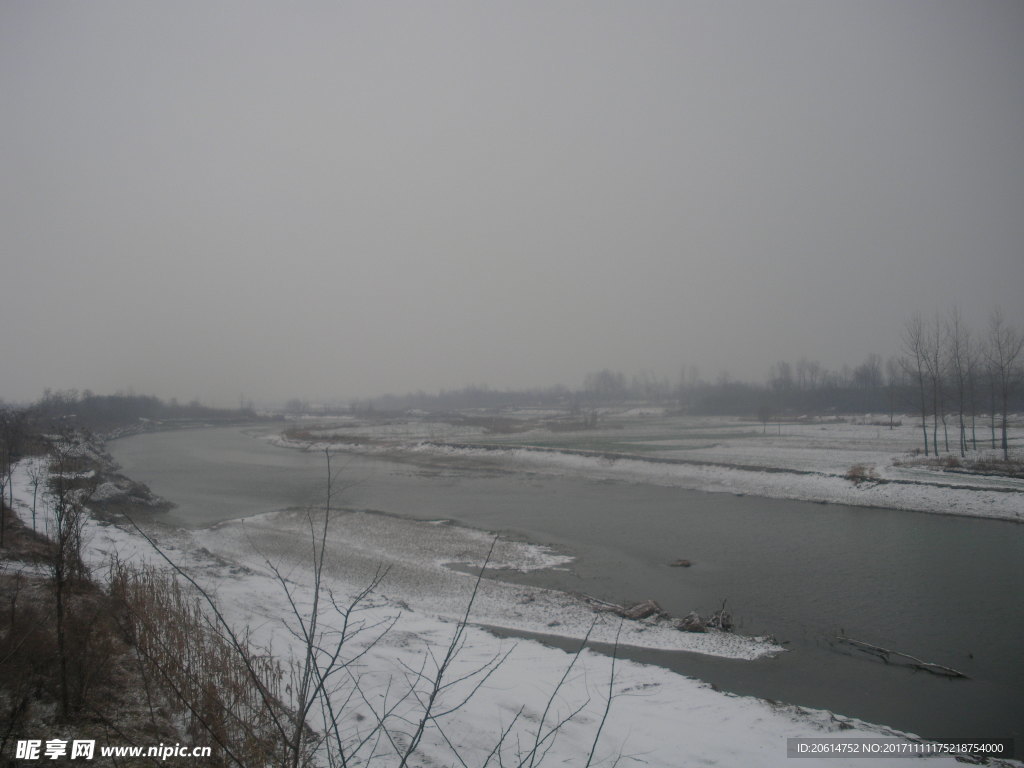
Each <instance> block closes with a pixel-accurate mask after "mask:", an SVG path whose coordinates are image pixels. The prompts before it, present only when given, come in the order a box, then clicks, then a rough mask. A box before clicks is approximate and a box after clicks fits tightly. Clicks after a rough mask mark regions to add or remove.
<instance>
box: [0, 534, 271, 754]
mask: <svg viewBox="0 0 1024 768" xmlns="http://www.w3.org/2000/svg"><path fill="white" fill-rule="evenodd" d="M7 525H8V530H7V538H6V542H5V543H6V545H7V546H6V547H5V548H4V550H3V552H2V554H3V561H2V563H0V766H7V765H12V766H13V765H15V764H16V763H15V762H14V761H13V758H14V754H15V751H14V747H15V744H16V742H17V741H18V740H19V739H40V738H42V739H50V738H62V739H68V740H71V739H94V740H95V741H96V746H97V751H96V756H95V759H94V760H93V761H92V762H90V765H96V766H113V765H115V764H116V765H117V766H119V768H134V766H143V765H148V766H151V765H153V764H154V761H153V759H151V758H125V757H121V758H117V760H116V763H115V762H113V761H112V760H113V759H112V758H102V757H101V756H100V755H99V748H100V747H101V746H134V745H138V746H143V747H150V746H157V745H159V744H161V743H163V744H172V745H173V744H175V743H180V744H182V745H190V746H210V747H212V750H213V757H211V758H205V759H196V760H192V759H189V758H175V760H174V763H175V765H178V766H196V767H197V768H198V767H199V766H202V768H215V767H216V766H237V765H241V766H245V768H258V767H259V766H277V765H279V764H281V760H280V755H279V754H278V752H279V751H280V747H279V745H280V743H281V739H280V737H279V736H278V733H277V732H276V731H275V730H274V729H273V728H272V726H271V719H272V718H271V715H270V710H271V708H276V709H275V711H274V714H275V715H276V716H277V717H280V718H284V719H287V718H288V716H289V715H288V713H287V712H285V710H284V708H283V707H282V706H281V705H280V704H279V703H278V702H279V701H280V697H279V695H278V694H279V693H280V691H279V689H280V686H281V681H282V672H281V669H280V667H279V665H278V664H277V663H276V662H275V661H273V660H271V659H270V658H268V657H267V656H266V655H262V654H259V653H257V652H256V651H255V650H253V649H252V648H251V647H249V646H248V644H245V645H244V647H243V649H242V650H241V652H240V651H239V650H238V649H236V648H235V647H234V645H233V644H232V643H231V642H230V641H228V640H227V639H225V638H224V637H223V636H222V635H221V634H220V633H218V632H216V631H215V630H214V629H213V628H212V626H211V624H210V622H208V621H207V618H206V616H205V614H204V613H203V611H202V610H200V606H199V603H198V602H197V601H196V599H195V596H194V595H193V594H190V592H189V591H188V590H187V589H185V588H183V587H182V586H180V585H179V583H178V582H177V580H176V579H174V578H173V577H171V576H169V575H167V574H165V573H161V572H158V571H153V570H146V569H138V568H133V567H129V566H127V565H125V564H123V563H114V564H113V566H112V568H111V579H110V585H109V590H108V589H104V588H103V587H102V586H101V585H99V584H98V583H97V582H96V581H94V580H92V579H88V578H85V579H81V580H79V581H77V582H76V583H75V584H74V585H73V586H71V587H70V590H69V591H70V594H69V600H68V609H67V616H66V630H65V631H66V638H67V647H68V649H69V652H68V657H67V679H68V684H69V685H68V687H69V692H70V696H69V698H70V705H71V706H70V711H69V714H68V717H67V718H62V717H61V715H60V712H61V706H60V704H59V702H60V665H59V654H58V650H57V641H56V632H55V628H54V627H55V617H56V607H55V602H54V591H53V586H52V581H51V578H50V577H49V576H48V575H47V573H46V570H45V563H46V562H47V561H48V559H49V558H51V557H52V550H53V545H52V543H51V542H49V541H48V540H46V539H45V538H43V537H42V536H39V535H36V534H33V532H32V531H31V530H30V529H27V528H25V526H24V525H23V524H22V523H21V522H20V521H18V520H16V519H13V518H8V520H7ZM268 701H269V702H271V707H268V706H267V702H268Z"/></svg>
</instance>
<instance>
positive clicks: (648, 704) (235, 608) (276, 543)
mask: <svg viewBox="0 0 1024 768" xmlns="http://www.w3.org/2000/svg"><path fill="white" fill-rule="evenodd" d="M527 458H528V457H527ZM572 458H573V460H575V459H577V458H581V457H572ZM27 465H28V462H27V461H26V462H22V463H21V464H19V465H18V467H17V468H16V470H15V472H14V478H13V479H14V485H13V487H14V495H15V509H16V511H17V513H18V514H19V515H20V516H21V518H22V519H23V520H25V521H26V522H27V523H29V524H31V499H32V489H31V484H30V482H29V480H28V473H27ZM40 510H42V504H40ZM40 514H41V515H43V516H45V513H44V512H42V511H41V512H40ZM149 530H150V535H155V536H156V537H157V538H158V539H159V541H160V544H161V547H162V548H163V550H164V551H165V552H166V553H167V554H168V556H169V557H171V558H172V559H173V560H174V561H175V562H178V563H179V564H181V565H182V567H184V568H186V569H187V570H188V571H189V573H191V574H193V575H194V577H195V578H197V580H199V582H200V583H202V584H203V585H204V586H205V588H206V589H207V590H209V591H210V592H212V593H214V594H215V595H216V598H217V600H218V602H219V605H220V606H221V608H222V610H223V611H224V613H225V615H226V616H227V617H228V619H229V621H231V622H232V623H233V624H234V625H235V626H236V627H237V628H241V627H244V626H248V627H249V629H250V630H251V633H252V635H251V637H252V639H253V641H254V642H256V643H257V644H259V645H262V646H264V647H268V648H271V649H272V650H273V652H274V653H275V654H276V655H277V656H278V657H279V658H282V659H283V660H285V661H286V662H287V661H288V660H289V659H295V658H299V656H300V651H301V648H300V647H299V645H298V643H297V641H296V639H295V637H294V636H293V635H292V634H291V633H290V632H289V631H288V625H289V624H294V620H290V618H289V617H290V616H291V613H290V608H289V605H288V602H287V599H286V595H285V593H284V589H283V587H282V585H281V583H279V582H278V581H276V580H275V578H274V576H273V574H272V572H271V570H270V568H269V567H268V563H273V564H274V565H275V567H276V568H277V569H278V571H279V572H280V573H281V574H282V576H283V578H284V579H285V583H287V584H288V585H289V586H290V587H291V588H292V589H293V593H294V594H296V595H299V596H303V597H304V598H305V599H306V602H307V603H308V599H309V596H310V594H311V584H312V571H311V567H310V562H309V552H310V547H311V544H310V538H309V528H308V521H307V520H306V519H305V515H304V513H298V512H294V511H287V512H275V513H270V514H266V515H262V516H259V517H255V518H248V519H246V520H238V521H230V522H227V523H222V524H220V525H218V526H216V527H215V528H212V529H206V530H199V531H183V530H170V529H165V528H158V527H153V528H151V529H149ZM84 540H85V542H86V552H85V556H86V558H87V562H88V564H89V565H90V566H91V567H92V568H94V569H95V570H96V571H98V572H101V571H102V570H103V569H104V568H105V567H106V565H107V564H108V563H109V558H110V557H111V556H112V555H113V554H114V553H117V555H118V557H119V558H121V559H122V560H128V561H134V562H149V563H159V558H158V557H157V555H156V554H155V553H154V551H153V550H152V549H151V548H150V546H149V544H148V543H147V542H146V541H145V540H144V539H143V538H142V537H141V536H139V535H138V533H136V532H134V531H133V530H131V529H129V528H123V527H119V526H117V525H112V524H107V523H102V522H99V521H97V520H90V521H89V522H88V524H87V526H86V530H85V531H84ZM490 543H491V539H490V537H489V536H488V535H487V534H484V533H482V532H478V531H470V530H467V529H462V528H456V527H454V526H446V525H438V524H437V523H436V521H435V522H431V523H423V522H415V521H408V520H403V519H399V518H394V517H390V516H387V515H380V514H371V513H365V512H353V513H339V514H338V515H336V516H335V518H334V520H333V523H332V527H331V529H330V532H329V551H330V553H331V558H330V562H329V566H328V569H327V573H326V577H327V585H326V586H327V587H328V588H329V589H330V590H331V591H332V593H333V594H334V595H335V596H336V597H338V598H339V599H340V598H342V597H344V596H351V595H354V594H356V593H357V592H359V591H360V590H361V589H363V588H364V587H365V586H366V585H367V584H369V583H370V580H371V579H372V578H373V574H374V573H375V572H376V570H377V568H378V566H379V565H380V564H381V563H383V564H384V565H385V566H387V567H389V568H390V570H389V571H388V573H387V575H386V577H385V579H384V581H383V582H382V584H381V588H380V590H379V591H378V592H377V593H375V594H374V595H373V596H371V598H370V599H369V601H368V602H367V604H366V608H365V610H364V611H363V612H361V613H360V614H359V619H360V620H361V621H362V626H365V627H367V628H369V627H374V626H376V627H378V628H380V627H384V626H388V625H389V624H390V623H391V622H392V621H393V622H394V626H393V628H392V629H391V630H390V631H389V632H387V633H386V634H384V635H383V636H380V629H378V630H374V631H367V632H366V633H364V634H363V635H360V636H357V637H356V638H355V639H354V640H353V642H352V646H351V650H350V651H349V652H350V654H356V653H360V652H362V653H365V655H363V656H362V657H361V658H360V659H359V680H360V686H361V688H362V690H363V692H364V694H365V696H366V701H365V702H355V703H353V702H349V703H348V704H347V705H346V709H345V711H346V713H347V716H346V719H345V722H344V723H343V727H345V728H347V729H351V732H353V733H354V732H358V731H360V729H362V731H366V730H367V729H368V728H370V727H371V725H372V723H373V716H372V714H371V713H370V712H369V709H368V706H369V705H374V706H377V707H382V706H384V704H385V701H387V702H388V703H389V704H390V703H391V702H392V701H393V700H394V696H395V695H396V693H395V692H396V690H397V689H400V688H401V687H402V686H403V685H405V684H406V682H407V681H408V680H409V675H410V670H418V669H421V668H423V667H424V665H426V669H427V671H428V672H429V671H430V670H431V669H432V664H433V663H434V661H436V659H437V657H438V656H439V655H443V653H444V649H445V648H446V647H447V644H448V643H449V642H450V640H451V638H452V637H453V633H454V632H455V631H456V627H457V620H458V618H459V617H460V616H461V615H462V613H463V612H464V611H465V609H466V606H467V604H468V601H469V599H470V595H471V593H472V591H473V586H474V583H475V579H474V577H472V576H467V575H465V574H463V573H460V572H457V571H453V570H451V569H450V568H447V567H445V564H446V563H449V562H462V563H471V564H477V565H478V564H479V563H480V562H481V561H482V559H483V558H484V556H485V554H486V552H487V550H488V548H489V546H490ZM559 562H560V561H559V559H558V557H557V556H555V555H553V553H551V552H549V551H546V550H544V549H543V548H538V547H532V546H530V545H526V544H522V543H517V542H506V541H501V542H499V543H498V545H497V547H496V550H495V565H496V566H500V567H504V568H535V567H551V566H557V565H558V564H559ZM305 605H306V604H305V603H302V601H300V609H305ZM326 618H327V614H324V619H325V620H326ZM553 620H557V621H558V622H559V627H558V631H559V632H560V633H562V634H564V635H566V636H571V637H577V638H581V637H583V636H584V635H585V634H586V632H587V630H588V628H589V627H590V624H591V622H592V621H593V615H592V614H590V613H588V612H587V611H585V610H584V609H583V607H582V606H581V605H580V604H579V603H578V601H574V600H572V599H571V598H570V597H569V596H567V595H562V594H559V593H553V592H550V591H546V590H540V589H534V588H527V587H523V586H512V585H506V584H501V583H498V582H493V581H490V580H487V579H484V580H483V581H482V582H481V589H480V593H479V595H478V598H477V601H476V602H475V603H474V604H473V606H472V621H473V622H474V624H473V625H470V626H468V627H467V628H466V633H465V638H464V644H463V645H462V647H461V650H460V651H459V654H458V656H457V658H456V664H455V665H454V667H453V668H452V669H451V670H450V673H449V678H448V679H449V680H458V679H459V678H460V677H462V676H463V675H468V674H470V673H472V672H473V671H474V670H481V669H484V668H486V665H488V663H489V662H490V660H492V659H495V658H502V657H504V661H503V662H502V663H501V664H500V665H498V666H497V667H496V668H495V669H493V671H492V673H491V674H490V676H489V677H487V678H486V680H485V681H483V684H482V685H480V687H479V688H478V689H477V690H476V692H475V694H474V695H473V698H472V699H471V701H470V703H469V704H467V705H466V706H464V707H461V708H459V709H457V710H456V711H454V712H452V713H451V714H450V715H447V716H445V717H443V718H441V720H440V722H438V723H437V724H436V725H435V726H431V728H429V729H428V731H427V734H426V735H425V738H424V741H423V743H422V746H421V750H420V760H419V762H418V763H417V764H421V765H451V764H454V763H455V762H456V758H455V757H454V755H453V753H452V750H451V747H450V746H448V745H447V744H446V741H445V737H447V739H450V740H451V741H452V742H453V743H454V744H456V746H457V747H458V749H459V752H460V754H461V756H462V758H463V759H464V760H465V761H466V764H468V765H482V764H483V763H484V761H485V759H486V757H487V755H488V754H489V753H490V751H491V750H492V748H494V746H495V745H496V744H497V743H498V741H499V739H500V738H501V734H502V733H503V731H504V729H506V728H509V727H510V726H511V732H510V736H509V738H508V739H507V740H506V742H505V744H504V747H503V754H504V757H505V762H506V764H507V762H508V761H509V759H510V758H512V757H513V756H514V754H515V752H516V750H517V748H518V749H526V750H528V749H529V748H530V747H531V746H532V744H533V743H534V739H535V734H536V733H537V732H538V729H542V730H544V731H546V730H547V729H548V728H549V727H550V726H551V724H552V723H555V722H559V721H561V720H562V719H564V718H566V717H568V716H569V715H570V714H571V713H572V712H574V711H576V710H577V709H579V712H578V714H576V715H575V716H574V717H572V718H571V719H570V720H569V721H568V722H566V723H565V725H564V726H563V727H562V728H561V730H560V731H559V732H558V734H557V737H555V738H554V739H553V740H551V741H550V742H548V743H546V745H545V746H549V747H550V751H549V752H548V754H547V756H546V759H545V761H544V764H545V765H582V764H583V763H584V762H585V756H586V755H587V754H589V752H590V750H591V747H592V745H593V742H594V738H595V735H597V734H598V732H599V723H600V722H601V719H602V715H603V712H604V708H605V705H606V701H607V696H608V692H609V686H610V688H611V691H612V694H613V696H612V703H611V709H610V715H609V718H608V721H607V723H606V724H605V726H604V727H603V729H602V730H600V739H599V741H598V743H597V749H596V753H595V759H594V762H593V764H594V765H602V766H610V765H614V764H619V765H646V766H656V767H657V766H664V767H666V768H667V767H669V766H680V765H706V766H753V767H755V768H756V767H757V766H779V765H784V764H786V761H787V758H786V740H787V738H790V737H843V738H869V737H875V738H877V737H885V736H894V735H896V736H898V735H899V734H895V733H894V732H892V731H890V730H889V729H887V728H885V727H883V726H875V725H870V724H866V723H863V722H860V721H857V720H849V719H847V718H843V717H839V716H834V715H832V714H831V713H828V712H824V711H819V710H806V709H801V708H798V707H793V706H787V705H777V704H773V703H770V702H767V701H764V700H760V699H754V698H746V697H739V696H735V695H731V694H726V693H722V692H719V691H716V690H713V689H712V688H711V687H709V686H708V685H706V684H704V683H702V682H700V681H697V680H692V679H689V678H685V677H682V676H680V675H677V674H674V673H672V672H669V671H667V670H665V669H662V668H658V667H652V666H647V665H643V664H639V663H636V662H632V661H627V660H622V659H619V660H613V659H612V658H611V657H610V656H607V655H601V654H597V653H593V652H590V651H589V650H587V651H584V652H583V653H582V654H581V655H580V657H579V659H578V660H577V661H576V662H575V663H573V662H572V657H571V656H570V655H568V654H566V653H565V652H563V651H561V650H557V649H554V648H550V647H547V646H544V645H541V644H540V643H537V642H533V641H529V640H520V641H518V642H512V641H509V640H506V639H500V638H498V637H496V636H495V635H494V634H491V633H490V632H488V631H486V630H485V629H483V628H482V627H480V626H476V624H480V625H482V624H493V625H495V626H502V627H505V628H511V629H536V628H537V627H538V624H542V626H543V630H546V631H547V632H551V628H549V627H548V624H549V623H550V622H551V621H553ZM627 624H628V625H629V626H627ZM618 627H619V622H618V621H617V620H614V621H612V620H610V619H609V618H608V617H605V618H603V619H602V618H600V617H599V619H598V623H597V624H596V625H595V627H594V630H593V634H592V635H591V639H592V640H593V639H601V640H603V641H609V640H613V639H614V635H615V632H616V631H618ZM641 627H642V629H641ZM622 632H623V634H622V637H621V638H620V642H622V643H631V644H632V643H635V644H641V645H646V646H648V647H677V648H680V647H682V646H679V645H673V643H682V644H683V645H687V644H691V643H696V645H688V646H687V647H688V648H689V650H697V651H700V652H707V653H716V654H719V655H726V656H733V657H735V658H754V657H756V656H758V655H762V654H763V653H764V652H766V651H770V650H771V649H770V647H768V646H766V645H765V644H763V643H756V642H754V641H750V640H747V639H744V638H738V637H732V636H726V635H719V636H714V635H705V636H697V635H687V634H686V633H681V632H677V631H675V630H668V629H663V628H659V627H657V626H654V625H650V626H648V625H643V624H636V625H633V624H632V623H629V622H627V623H625V624H623V629H622ZM378 636H379V640H378V641H377V642H376V643H373V642H371V640H372V638H374V637H378ZM702 643H709V645H707V646H706V647H702V646H701V644H702ZM505 654H507V656H506V655H505ZM567 670H569V673H568V674H567V675H566V678H565V682H564V684H563V685H561V686H559V685H558V681H559V680H560V679H561V678H562V676H563V675H565V674H566V671H567ZM480 681H481V678H480V675H477V676H471V677H469V678H467V679H466V680H464V681H462V682H461V683H459V684H457V685H455V686H453V687H452V688H450V689H448V690H447V691H446V692H445V694H444V697H445V698H444V700H443V701H442V702H441V703H440V709H441V710H443V709H445V708H446V706H447V705H451V704H453V703H457V702H458V701H461V700H462V698H463V697H464V696H465V695H467V694H468V693H469V691H470V690H471V689H472V687H473V686H474V685H476V684H477V683H479V682H480ZM349 692H350V691H349ZM344 695H345V691H344V690H342V691H339V692H338V694H337V696H338V697H339V698H338V700H336V701H335V703H336V704H339V705H340V704H341V701H340V697H341V696H344ZM388 696H391V697H392V698H387V697H388ZM549 701H550V706H551V711H550V712H548V714H547V717H546V719H545V718H544V712H545V709H546V708H547V707H548V704H549ZM408 703H409V704H412V702H411V701H410V702H408ZM411 714H414V712H413V713H411ZM442 730H443V735H442ZM385 764H387V763H385ZM861 764H862V763H861V761H860V760H859V759H855V758H850V757H830V758H828V759H818V758H805V762H803V763H801V765H806V766H814V765H821V766H822V768H841V767H842V766H849V767H850V768H857V767H858V766H860V765H861ZM929 764H930V765H936V766H944V767H946V768H952V766H954V765H956V764H957V763H956V761H955V760H954V759H952V758H933V759H932V761H931V762H930V763H929ZM872 765H873V766H892V767H893V768H897V766H901V765H904V763H903V761H902V760H901V759H884V758H880V759H875V760H873V761H872Z"/></svg>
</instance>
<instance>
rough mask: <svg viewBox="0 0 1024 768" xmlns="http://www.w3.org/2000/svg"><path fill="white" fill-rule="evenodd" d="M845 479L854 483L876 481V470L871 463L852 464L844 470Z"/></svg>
mask: <svg viewBox="0 0 1024 768" xmlns="http://www.w3.org/2000/svg"><path fill="white" fill-rule="evenodd" d="M845 477H846V479H847V480H849V481H850V482H851V483H853V484H854V485H860V484H861V483H874V482H878V479H879V477H878V472H877V471H876V470H875V467H874V466H873V465H871V464H854V465H853V466H852V467H850V468H849V469H848V470H846V475H845Z"/></svg>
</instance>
